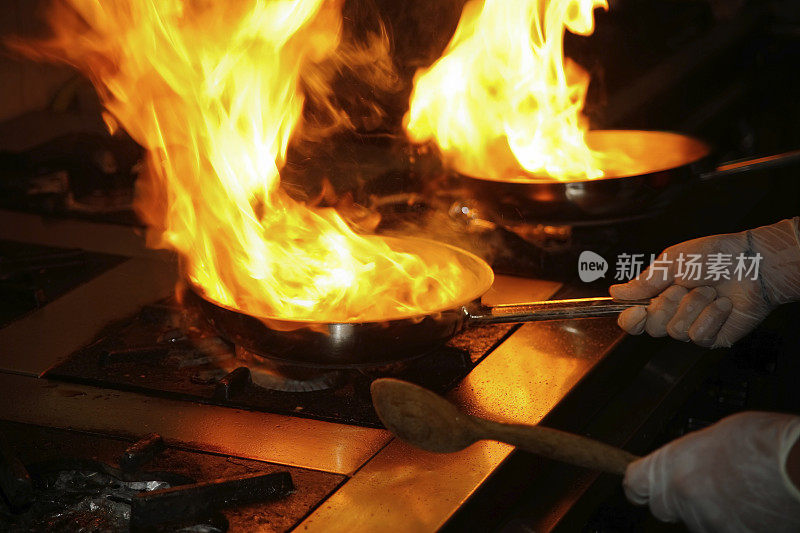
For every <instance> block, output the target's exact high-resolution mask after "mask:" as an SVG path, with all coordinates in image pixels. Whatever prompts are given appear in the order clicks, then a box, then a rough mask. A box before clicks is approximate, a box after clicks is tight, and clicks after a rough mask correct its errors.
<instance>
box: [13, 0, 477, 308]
mask: <svg viewBox="0 0 800 533" xmlns="http://www.w3.org/2000/svg"><path fill="white" fill-rule="evenodd" d="M48 19H49V22H50V25H51V26H52V28H53V32H54V37H53V38H52V39H50V40H48V41H45V42H39V43H33V44H30V43H29V44H27V45H26V44H19V43H18V44H17V48H22V49H24V51H25V52H27V53H28V54H29V55H33V56H38V57H39V58H44V59H50V60H59V61H66V62H68V63H70V64H72V65H74V66H76V67H78V68H79V69H81V70H82V71H83V72H85V73H86V74H87V75H88V76H90V78H91V79H92V81H93V83H94V84H95V86H96V88H97V90H98V92H99V93H100V95H101V97H102V98H103V101H104V104H105V106H106V108H107V110H108V112H109V113H110V114H111V115H112V116H113V117H114V118H115V119H116V121H118V122H119V123H120V125H121V126H122V127H124V128H125V129H126V130H127V131H128V132H129V133H130V134H131V136H132V137H133V138H134V139H136V140H137V141H138V142H139V143H140V144H142V145H143V146H145V147H146V148H147V150H148V162H147V163H148V164H147V176H146V180H145V181H144V183H141V184H140V192H141V198H140V203H139V206H138V207H139V210H140V212H141V214H142V215H143V217H144V218H145V220H146V221H147V222H148V224H149V225H150V227H151V228H152V229H154V230H155V231H154V234H155V236H156V241H155V242H154V244H155V245H158V246H165V247H170V248H172V249H174V250H177V251H178V252H179V254H180V256H181V258H182V264H183V268H184V269H185V273H186V275H188V277H189V278H190V279H191V280H192V281H193V282H194V283H195V284H197V285H199V286H200V287H202V289H203V290H204V291H205V293H206V294H207V296H208V297H210V298H212V299H214V300H217V301H218V302H220V303H222V304H225V305H228V306H232V307H236V308H238V309H241V310H244V311H246V312H248V313H250V314H253V315H258V316H271V317H278V318H283V319H297V320H311V321H328V322H344V321H357V320H371V319H380V318H384V317H387V316H403V315H408V314H413V313H425V312H428V311H431V310H435V309H439V308H444V307H448V306H449V305H451V304H452V303H453V300H454V299H455V298H457V297H458V295H459V294H460V292H461V291H459V287H460V286H461V284H462V283H467V284H468V283H470V279H465V278H464V272H463V271H462V270H461V268H462V266H461V265H459V264H458V262H457V261H452V259H453V258H452V257H446V256H444V255H446V254H444V255H442V254H437V255H434V256H432V255H431V254H428V256H427V257H420V256H419V255H415V254H413V253H407V252H408V250H406V251H398V250H392V249H390V247H389V245H388V244H387V242H386V241H384V240H382V239H380V238H379V237H375V236H361V235H357V234H355V233H354V232H353V231H352V230H351V229H350V228H349V227H348V226H347V224H346V223H345V222H344V221H343V220H342V219H341V218H340V217H339V215H338V214H337V213H336V212H335V211H333V210H331V209H314V208H311V207H309V206H307V205H304V204H302V203H300V202H298V201H295V200H293V199H292V198H290V197H289V196H288V195H287V194H286V193H285V192H284V191H283V190H282V189H281V187H280V174H279V171H280V169H281V167H282V165H283V164H284V161H285V157H286V152H287V146H288V144H289V142H290V140H291V139H292V138H293V135H297V134H298V132H300V133H302V131H303V129H304V128H303V127H304V126H307V127H308V124H306V123H305V122H304V119H303V109H304V103H305V102H306V101H307V100H308V99H314V98H316V99H317V101H315V102H314V103H315V104H317V105H315V109H323V110H325V109H327V110H328V111H329V115H330V118H331V120H332V121H333V122H339V123H346V122H347V118H346V117H345V116H344V115H343V114H342V113H341V112H340V111H338V110H337V109H336V108H335V106H334V105H333V104H331V100H330V97H331V94H330V93H331V89H330V81H331V80H330V79H327V78H326V77H325V76H326V75H330V74H331V73H335V72H336V71H337V70H338V67H337V66H336V62H337V61H338V62H339V63H340V64H344V63H347V64H352V63H358V62H359V61H360V62H361V63H362V64H369V63H370V61H374V60H375V57H374V52H375V49H374V47H365V48H364V49H363V50H361V51H357V50H356V49H354V48H353V46H352V45H345V44H343V43H342V37H341V35H342V19H341V2H340V1H331V0H260V1H259V0H252V1H244V0H243V1H237V2H224V1H208V0H103V2H99V1H97V0H62V1H60V2H57V3H55V4H53V6H52V8H51V10H50V12H49V16H48ZM326 62H327V63H326ZM330 62H334V66H333V67H332V66H331V63H330ZM323 65H325V66H323ZM326 73H327V74H326ZM329 122H331V121H329ZM328 125H330V124H328Z"/></svg>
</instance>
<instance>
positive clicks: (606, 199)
mask: <svg viewBox="0 0 800 533" xmlns="http://www.w3.org/2000/svg"><path fill="white" fill-rule="evenodd" d="M587 144H589V146H590V147H592V148H593V149H595V150H599V151H603V152H606V151H609V150H610V151H616V152H617V153H620V154H621V156H622V158H623V159H622V160H625V158H627V160H628V162H629V163H631V164H629V165H627V167H621V168H625V170H621V171H618V172H613V171H612V172H610V173H608V174H607V175H606V176H604V177H603V178H600V179H594V180H579V181H553V180H552V179H537V178H535V177H530V178H527V177H526V178H523V179H521V180H515V181H500V180H492V179H484V178H479V177H474V176H467V175H465V174H463V173H462V174H460V175H459V176H460V177H461V178H463V179H462V180H461V184H463V187H464V189H465V190H466V191H465V192H466V193H467V194H469V195H471V197H472V198H474V199H476V200H478V201H480V203H481V204H483V205H484V206H485V207H486V208H488V210H489V211H490V212H494V217H493V218H494V222H497V223H512V224H513V223H515V222H529V221H532V220H533V221H540V222H541V221H547V222H553V223H558V222H563V223H567V222H569V223H578V222H588V221H592V220H613V219H618V218H629V217H636V216H641V215H643V214H646V213H648V212H652V210H654V209H661V208H663V207H665V206H667V205H668V204H669V203H670V202H671V201H672V200H673V199H675V198H677V197H679V196H680V195H682V194H685V193H686V192H688V190H689V189H690V188H691V187H693V186H695V185H697V184H699V183H700V182H703V181H709V180H713V179H717V178H721V177H724V176H730V175H733V174H738V173H741V172H747V171H750V170H756V169H763V168H768V167H777V166H784V165H787V164H789V163H792V162H796V161H800V150H795V151H792V152H786V153H783V154H778V155H773V156H769V157H762V158H758V159H751V160H744V161H735V162H729V163H723V164H719V165H715V164H714V162H713V161H712V156H711V148H710V147H709V145H708V144H706V143H705V142H703V141H701V140H699V139H696V138H694V137H690V136H688V135H683V134H679V133H671V132H665V131H642V130H594V131H590V132H589V134H588V135H587Z"/></svg>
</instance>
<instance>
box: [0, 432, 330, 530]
mask: <svg viewBox="0 0 800 533" xmlns="http://www.w3.org/2000/svg"><path fill="white" fill-rule="evenodd" d="M0 432H1V433H2V434H3V435H4V436H5V438H6V440H7V444H8V448H9V449H10V450H11V452H12V453H13V454H14V455H15V456H16V457H17V458H18V459H19V460H20V461H21V462H22V463H23V464H24V465H25V467H26V468H27V470H28V471H29V472H30V475H31V478H32V479H33V482H34V492H33V495H32V498H31V501H30V502H29V504H28V505H26V506H25V507H24V508H23V509H18V508H17V509H12V508H11V507H9V505H8V503H7V502H6V501H5V500H4V499H2V498H0V529H3V530H4V531H52V530H53V529H54V528H55V529H58V530H59V531H84V530H93V531H94V530H103V531H107V530H113V531H125V530H128V529H130V526H131V522H130V521H131V517H132V515H133V516H136V515H137V513H138V520H139V524H138V526H141V527H147V528H149V529H150V530H154V529H155V530H165V531H167V530H168V531H173V530H175V529H176V528H179V527H181V526H197V527H200V528H202V530H204V531H227V530H229V529H230V530H234V531H236V530H246V529H252V527H253V526H254V525H258V527H260V528H261V529H263V530H265V531H283V530H286V529H289V528H291V527H292V526H293V525H294V524H296V523H297V522H298V521H299V520H300V519H302V518H303V517H304V516H305V515H306V514H307V513H308V512H309V511H310V510H311V509H313V507H315V506H316V505H317V503H318V502H320V501H322V500H323V499H324V498H325V497H326V496H327V495H328V494H329V493H331V492H332V491H333V490H334V489H335V488H336V487H337V486H338V485H339V484H340V483H341V482H342V480H343V479H344V477H343V476H340V475H335V474H329V473H323V472H318V471H313V470H305V469H301V468H292V467H284V466H281V465H274V464H270V463H264V462H260V461H252V460H246V459H239V458H235V457H225V456H219V455H211V454H205V453H197V452H189V451H184V450H178V449H175V448H172V447H166V448H164V449H163V450H162V451H161V452H160V453H157V454H155V455H153V457H151V458H150V459H149V460H148V461H146V463H144V464H142V465H141V467H140V468H139V469H136V470H135V471H124V470H123V469H122V468H121V465H120V462H121V461H120V459H121V458H122V457H124V456H125V453H126V449H129V448H130V447H131V443H130V442H127V441H124V440H119V439H113V438H106V437H100V436H96V435H87V434H82V433H77V432H72V431H66V430H58V429H51V428H41V427H36V426H29V425H26V424H18V423H13V422H6V421H0ZM287 483H288V485H287ZM269 488H271V489H275V490H274V491H273V492H269V491H265V489H269ZM259 491H260V492H259ZM165 493H167V494H171V495H172V497H171V498H168V499H169V500H170V502H171V510H170V512H169V513H167V515H166V516H164V513H161V514H159V513H156V512H154V511H153V510H152V505H151V508H148V507H147V505H148V504H151V503H152V501H157V500H163V499H164V496H163V494H165ZM254 495H255V496H254ZM176 496H177V497H176ZM135 500H139V503H138V504H136V503H133V502H134V501H135ZM142 502H144V503H142ZM232 504H235V505H232ZM132 505H133V507H134V510H133V512H132V511H131V507H132ZM201 506H202V507H201ZM186 508H189V509H190V510H191V511H193V512H194V513H195V514H194V515H190V514H187V512H186ZM203 509H204V510H205V512H202V513H200V512H199V511H201V510H203ZM182 512H183V514H181V513H182ZM182 518H185V519H186V520H182ZM136 527H137V525H136V524H134V529H135V528H136Z"/></svg>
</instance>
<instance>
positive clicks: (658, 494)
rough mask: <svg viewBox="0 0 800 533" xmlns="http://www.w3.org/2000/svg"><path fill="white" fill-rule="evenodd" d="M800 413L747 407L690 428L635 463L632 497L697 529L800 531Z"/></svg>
mask: <svg viewBox="0 0 800 533" xmlns="http://www.w3.org/2000/svg"><path fill="white" fill-rule="evenodd" d="M799 436H800V417H796V416H791V415H783V414H777V413H760V412H746V413H740V414H737V415H733V416H730V417H728V418H725V419H723V420H722V421H720V422H719V423H717V424H714V425H713V426H710V427H708V428H706V429H703V430H701V431H696V432H694V433H690V434H688V435H686V436H684V437H681V438H680V439H678V440H675V441H673V442H671V443H669V444H667V445H666V446H664V447H662V448H660V449H658V450H656V451H655V452H653V453H652V454H650V455H648V456H646V457H644V458H642V459H639V460H638V461H634V462H633V463H631V464H630V465H629V466H628V470H627V472H626V473H625V479H624V481H623V485H624V488H625V494H626V495H627V497H628V499H629V500H630V501H631V502H633V503H636V504H649V505H650V510H651V512H652V513H653V515H654V516H655V517H656V518H658V519H659V520H663V521H666V522H677V521H682V522H684V523H685V524H686V526H687V527H688V528H689V529H690V530H691V531H713V532H745V531H747V532H753V531H765V532H766V531H769V532H771V533H779V532H783V531H787V532H788V531H800V491H798V488H797V487H796V486H795V485H794V483H792V481H791V479H789V477H788V475H787V473H786V458H787V455H788V454H789V451H790V450H791V448H792V446H794V444H795V443H796V442H797V440H798V437H799Z"/></svg>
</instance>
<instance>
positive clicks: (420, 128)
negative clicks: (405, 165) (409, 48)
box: [405, 0, 608, 181]
mask: <svg viewBox="0 0 800 533" xmlns="http://www.w3.org/2000/svg"><path fill="white" fill-rule="evenodd" d="M599 6H601V7H604V8H607V7H608V5H607V3H606V0H511V1H509V0H485V1H484V0H472V1H470V2H469V3H468V4H467V5H466V6H465V7H464V12H463V13H462V16H461V20H460V22H459V25H458V28H457V29H456V33H455V35H454V36H453V39H452V40H451V41H450V44H449V45H448V47H447V50H446V51H445V54H444V55H443V56H442V57H441V58H440V59H439V60H438V61H437V62H436V63H434V64H433V66H432V67H430V68H429V69H427V70H422V71H420V72H418V73H417V75H416V77H415V80H414V91H413V93H412V96H411V107H410V110H409V112H408V114H407V115H406V117H405V125H406V129H407V131H408V133H409V136H410V137H411V139H412V140H414V141H416V142H427V141H435V142H436V144H438V146H439V148H440V149H441V151H442V154H443V155H444V156H445V158H446V159H447V160H448V163H449V164H450V165H451V166H453V167H454V168H455V169H457V170H458V171H460V172H462V173H464V174H467V175H471V176H476V177H482V178H489V179H497V180H504V181H507V180H511V179H515V178H523V179H524V178H526V177H527V178H528V179H529V178H530V177H531V176H535V177H538V178H541V177H549V178H555V179H592V178H598V177H601V176H602V175H603V171H602V169H601V165H600V159H601V158H602V156H601V155H600V154H597V153H595V152H593V151H592V150H591V149H590V148H589V147H587V145H586V140H585V136H586V125H585V121H584V120H583V118H582V116H581V110H582V109H583V104H584V100H585V97H586V89H587V87H588V85H589V76H588V75H587V74H586V73H585V72H584V71H583V70H582V69H581V68H580V67H578V66H577V65H576V64H575V63H573V62H571V61H569V60H566V61H565V58H564V47H563V41H564V31H565V28H566V29H569V30H570V31H571V32H573V33H577V34H581V35H589V34H591V33H592V32H593V31H594V16H593V12H594V9H595V8H596V7H599Z"/></svg>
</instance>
